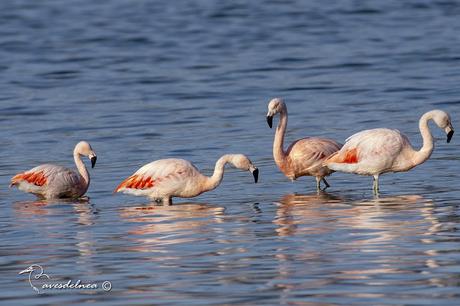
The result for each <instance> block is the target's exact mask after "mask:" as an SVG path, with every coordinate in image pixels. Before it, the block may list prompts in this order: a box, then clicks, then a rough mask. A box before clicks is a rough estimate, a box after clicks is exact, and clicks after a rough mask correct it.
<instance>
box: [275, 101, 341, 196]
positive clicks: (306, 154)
mask: <svg viewBox="0 0 460 306" xmlns="http://www.w3.org/2000/svg"><path fill="white" fill-rule="evenodd" d="M276 114H280V122H279V123H278V127H277V128H276V133H275V140H274V141H273V158H274V159H275V163H276V165H277V166H278V168H279V169H280V170H281V172H283V173H284V175H285V176H287V177H288V178H289V179H291V180H296V179H297V178H298V177H301V176H314V177H315V178H316V189H317V190H320V187H321V186H320V183H321V181H323V182H324V184H325V185H326V187H325V188H327V187H329V184H328V183H327V181H326V179H325V177H326V176H328V175H330V174H331V173H332V172H334V171H332V170H331V169H329V168H327V167H325V166H324V165H323V162H324V160H325V159H326V158H327V157H329V156H330V155H331V154H332V153H334V152H336V151H337V150H339V149H340V147H341V146H342V145H341V144H339V143H337V142H335V141H334V140H331V139H326V138H320V137H306V138H302V139H299V140H296V141H294V142H293V143H292V144H291V145H290V146H289V147H288V148H287V150H286V151H285V150H284V148H283V147H284V134H285V133H286V126H287V122H288V112H287V107H286V104H285V103H284V101H283V99H280V98H275V99H272V100H271V101H270V102H269V103H268V113H267V123H268V126H269V127H270V128H271V127H272V124H273V116H275V115H276Z"/></svg>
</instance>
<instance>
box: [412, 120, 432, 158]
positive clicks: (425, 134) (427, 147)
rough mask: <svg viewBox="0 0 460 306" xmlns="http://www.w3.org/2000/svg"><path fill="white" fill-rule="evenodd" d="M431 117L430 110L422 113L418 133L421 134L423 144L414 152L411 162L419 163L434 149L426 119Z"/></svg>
mask: <svg viewBox="0 0 460 306" xmlns="http://www.w3.org/2000/svg"><path fill="white" fill-rule="evenodd" d="M431 118H432V114H431V112H428V113H426V114H424V115H423V116H422V117H421V118H420V121H419V128H420V133H421V134H422V139H423V146H422V148H421V149H420V150H419V151H415V152H414V156H413V160H412V161H413V163H414V164H415V165H420V164H421V163H423V162H424V161H426V160H427V159H428V158H430V156H431V153H432V152H433V149H434V143H433V136H432V135H431V132H430V128H429V127H428V121H429V120H430V119H431Z"/></svg>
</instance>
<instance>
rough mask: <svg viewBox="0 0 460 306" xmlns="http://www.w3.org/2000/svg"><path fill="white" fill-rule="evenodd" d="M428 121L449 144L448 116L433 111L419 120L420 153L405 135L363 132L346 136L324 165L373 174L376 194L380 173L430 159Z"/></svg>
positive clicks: (449, 124)
mask: <svg viewBox="0 0 460 306" xmlns="http://www.w3.org/2000/svg"><path fill="white" fill-rule="evenodd" d="M430 120H433V121H434V123H436V125H437V126H438V127H440V128H441V129H444V131H445V132H446V133H447V142H448V143H449V142H450V140H451V138H452V135H454V129H453V128H452V123H451V120H450V116H449V115H448V114H447V113H446V112H444V111H442V110H432V111H429V112H427V113H425V114H424V115H423V116H422V117H421V118H420V121H419V128H420V133H421V134H422V138H423V146H422V148H421V149H420V150H419V151H416V150H414V149H413V148H412V145H411V144H410V141H409V139H408V138H407V136H406V135H404V134H402V133H401V132H400V131H398V130H391V129H385V128H380V129H372V130H364V131H361V132H358V133H356V134H354V135H352V136H351V137H349V138H348V139H347V140H346V142H345V144H344V146H343V147H342V149H341V150H340V151H338V152H336V153H334V154H333V155H331V156H330V157H329V158H328V159H327V160H326V161H325V165H326V166H327V167H329V168H330V169H332V170H334V171H342V172H348V173H355V174H360V175H372V176H373V179H374V180H373V190H374V193H375V194H378V192H379V176H380V175H381V174H383V173H387V172H404V171H408V170H410V169H412V168H414V167H415V166H417V165H420V164H422V163H423V162H425V161H426V160H427V159H428V158H430V156H431V153H432V152H433V149H434V144H433V136H432V135H431V132H430V129H429V127H428V121H430Z"/></svg>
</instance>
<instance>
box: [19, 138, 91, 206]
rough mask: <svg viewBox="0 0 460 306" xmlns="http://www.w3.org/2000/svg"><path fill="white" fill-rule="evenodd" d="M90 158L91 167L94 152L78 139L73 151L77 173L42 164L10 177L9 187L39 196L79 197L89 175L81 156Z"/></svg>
mask: <svg viewBox="0 0 460 306" xmlns="http://www.w3.org/2000/svg"><path fill="white" fill-rule="evenodd" d="M82 155H83V156H87V157H88V158H89V159H90V160H91V167H92V168H93V167H94V165H95V164H96V159H97V157H96V153H95V152H94V151H93V149H92V148H91V146H90V144H89V143H88V142H86V141H80V142H79V143H78V144H77V145H76V146H75V149H74V151H73V157H74V160H75V164H76V166H77V170H78V173H77V172H75V171H73V170H70V169H68V168H65V167H62V166H57V165H52V164H43V165H40V166H37V167H35V168H32V169H30V170H27V171H25V172H21V173H18V174H16V175H15V176H14V177H13V178H12V179H11V184H10V187H13V186H17V187H18V189H19V190H22V191H24V192H29V193H32V194H34V195H36V196H37V197H39V198H44V199H59V198H74V199H76V198H79V197H81V196H83V195H84V194H85V193H86V191H87V190H88V186H89V182H90V177H89V173H88V170H87V169H86V167H85V164H84V163H83V161H82V160H81V156H82Z"/></svg>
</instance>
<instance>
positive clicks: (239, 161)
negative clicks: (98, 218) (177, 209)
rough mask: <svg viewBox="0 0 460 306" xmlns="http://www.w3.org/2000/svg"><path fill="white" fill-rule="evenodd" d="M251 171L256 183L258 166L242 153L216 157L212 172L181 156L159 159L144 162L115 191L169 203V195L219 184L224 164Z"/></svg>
mask: <svg viewBox="0 0 460 306" xmlns="http://www.w3.org/2000/svg"><path fill="white" fill-rule="evenodd" d="M227 163H230V164H232V165H234V166H235V167H236V168H238V169H241V170H245V171H250V172H252V174H253V176H254V180H255V182H256V183H257V178H258V175H259V169H257V168H256V167H255V166H254V165H253V164H252V163H251V161H250V160H249V159H248V158H247V157H246V156H244V155H243V154H226V155H224V156H222V157H221V158H219V160H218V161H217V162H216V166H215V168H214V174H213V175H212V176H211V177H207V176H205V175H203V174H201V173H200V172H199V171H198V169H197V168H196V167H195V166H194V165H193V164H192V163H190V162H188V161H186V160H183V159H175V158H169V159H160V160H156V161H154V162H151V163H149V164H146V165H144V166H143V167H141V168H140V169H139V170H137V171H136V172H135V173H134V174H133V175H131V176H130V177H128V178H127V179H125V180H124V181H123V182H121V184H120V185H119V186H118V187H117V188H116V189H115V191H114V192H124V193H128V194H132V195H135V196H146V197H149V198H150V199H152V200H154V201H155V202H157V203H163V204H167V205H171V204H172V201H171V198H172V197H180V198H192V197H196V196H197V195H199V194H201V193H203V192H206V191H210V190H213V189H214V188H216V187H217V186H219V184H220V182H221V181H222V178H223V176H224V167H225V164H227Z"/></svg>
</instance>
